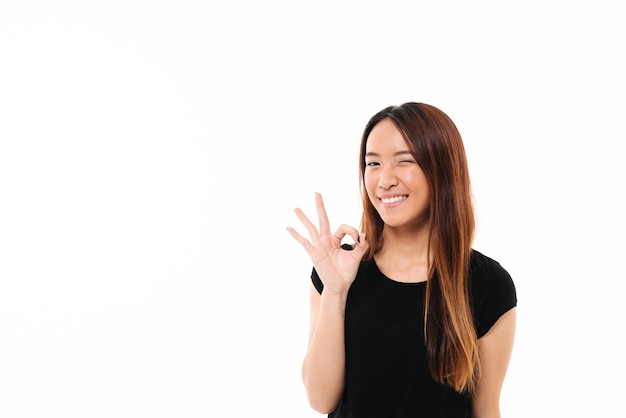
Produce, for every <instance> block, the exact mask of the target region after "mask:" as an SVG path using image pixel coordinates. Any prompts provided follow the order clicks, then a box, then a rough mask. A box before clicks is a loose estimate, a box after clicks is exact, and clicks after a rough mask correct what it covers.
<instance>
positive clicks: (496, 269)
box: [470, 251, 517, 338]
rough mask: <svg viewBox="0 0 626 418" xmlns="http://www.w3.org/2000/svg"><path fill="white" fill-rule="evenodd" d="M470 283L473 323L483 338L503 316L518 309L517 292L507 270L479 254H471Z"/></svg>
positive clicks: (479, 335) (475, 252)
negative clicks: (516, 307) (513, 309)
mask: <svg viewBox="0 0 626 418" xmlns="http://www.w3.org/2000/svg"><path fill="white" fill-rule="evenodd" d="M470 284H471V285H470V287H471V292H472V311H473V315H474V323H475V326H476V332H477V334H478V338H480V337H482V336H483V335H485V334H486V333H487V332H488V331H489V330H490V329H491V327H492V326H493V325H494V324H495V323H496V321H497V320H498V319H499V318H500V317H501V316H502V315H504V314H505V313H506V312H508V311H509V310H511V309H512V308H514V307H515V306H517V292H516V289H515V284H514V282H513V279H512V277H511V275H510V274H509V273H508V271H507V270H505V269H504V268H503V267H502V266H501V265H500V263H498V262H497V261H495V260H493V259H491V258H489V257H487V256H484V255H483V254H480V253H478V252H477V251H474V254H473V255H472V263H471V267H470Z"/></svg>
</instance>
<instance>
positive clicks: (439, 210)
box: [288, 103, 517, 418]
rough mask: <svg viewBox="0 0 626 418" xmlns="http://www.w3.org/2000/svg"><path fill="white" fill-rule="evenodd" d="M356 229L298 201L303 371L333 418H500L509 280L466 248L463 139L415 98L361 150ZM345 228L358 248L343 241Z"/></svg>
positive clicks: (367, 136)
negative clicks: (303, 260) (306, 299)
mask: <svg viewBox="0 0 626 418" xmlns="http://www.w3.org/2000/svg"><path fill="white" fill-rule="evenodd" d="M360 150H361V151H360V157H359V158H360V163H359V164H360V174H361V177H360V179H361V191H362V197H363V214H362V219H361V229H362V232H359V231H358V230H357V229H356V228H354V227H351V226H348V225H341V226H340V227H339V228H338V229H337V230H336V231H334V232H332V231H331V230H330V227H329V221H328V217H327V214H326V210H325V209H324V203H323V201H322V197H321V195H319V194H316V205H317V212H318V218H319V229H318V228H317V227H316V226H315V225H314V224H313V223H312V222H311V221H310V220H309V218H308V217H307V216H306V215H305V214H304V213H303V212H302V211H301V210H300V209H296V210H295V212H296V215H297V217H298V218H299V220H300V221H301V222H302V223H303V225H304V227H305V228H306V230H307V232H308V234H309V237H310V239H306V238H305V237H303V236H302V235H300V234H299V233H298V232H297V231H296V230H294V229H293V228H291V227H290V228H288V230H289V232H290V234H291V235H292V236H293V238H294V239H295V240H296V241H298V242H299V243H300V244H301V245H302V246H303V247H304V249H305V250H306V251H307V253H308V254H309V256H310V257H311V260H312V262H313V272H312V277H311V278H312V286H311V295H310V310H311V317H310V318H311V319H310V334H309V345H308V350H307V353H306V356H305V358H304V362H303V367H302V376H303V381H304V385H305V387H306V391H307V395H308V399H309V402H310V404H311V406H312V408H313V409H315V410H316V411H318V412H320V413H324V414H329V416H330V417H337V418H338V417H356V418H368V417H372V418H387V417H399V418H404V417H474V418H498V417H500V406H499V399H500V391H501V387H502V384H503V381H504V378H505V374H506V371H507V368H508V364H509V359H510V356H511V352H512V349H513V340H514V334H515V307H516V305H517V297H516V292H515V286H514V283H513V281H512V279H511V277H510V275H509V274H508V273H507V271H506V270H505V269H504V268H502V267H501V266H500V264H499V263H498V262H496V261H494V260H493V259H491V258H489V257H487V256H485V255H483V254H481V253H480V252H478V251H476V250H474V249H473V248H472V238H473V233H474V212H473V205H472V198H471V191H470V180H469V174H468V167H467V161H466V156H465V150H464V147H463V142H462V139H461V136H460V134H459V132H458V130H457V128H456V126H455V125H454V123H453V122H452V120H450V118H449V117H448V116H447V115H446V114H445V113H443V112H442V111H441V110H439V109H437V108H436V107H433V106H431V105H427V104H423V103H405V104H403V105H401V106H390V107H387V108H385V109H383V110H381V111H380V112H378V113H377V114H376V115H374V116H373V117H372V118H371V119H370V121H369V123H368V124H367V126H366V127H365V131H364V133H363V136H362V140H361V147H360ZM345 236H350V237H352V239H353V240H354V242H355V243H354V244H353V245H345V244H344V245H342V244H341V242H342V239H343V238H344V237H345Z"/></svg>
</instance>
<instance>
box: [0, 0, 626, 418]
mask: <svg viewBox="0 0 626 418" xmlns="http://www.w3.org/2000/svg"><path fill="white" fill-rule="evenodd" d="M227 4H228V5H227ZM618 4H619V2H617V1H614V2H610V1H603V0H600V1H595V2H590V1H588V2H579V1H560V2H559V1H556V2H555V1H527V2H517V3H512V2H496V1H492V2H462V1H457V2H447V1H438V2H434V1H430V2H419V1H404V2H402V1H388V2H380V1H377V2H373V1H361V2H358V3H356V2H354V3H353V2H331V1H321V2H320V1H318V2H306V3H305V2H289V1H286V0H285V1H279V0H269V1H263V2H256V1H250V0H248V1H239V2H223V1H220V2H213V3H212V2H206V1H177V2H167V1H154V2H148V1H136V0H130V1H128V0H126V1H110V2H99V3H96V2H80V1H74V2H71V1H55V2H47V1H33V2H30V1H21V2H17V1H16V2H4V3H3V4H2V6H0V199H1V202H0V416H1V417H3V418H18V417H64V418H69V417H270V416H271V417H288V418H293V417H309V416H310V417H316V416H319V415H318V414H316V413H314V412H312V411H311V410H310V408H309V407H308V404H307V402H306V399H305V395H304V390H303V387H302V384H301V380H300V364H301V360H302V357H303V355H304V351H305V344H306V336H307V331H308V330H307V326H308V289H309V283H310V281H309V273H310V262H309V260H308V258H307V257H306V254H305V253H304V251H303V250H302V248H300V247H299V245H298V244H297V243H296V242H295V241H293V240H292V238H291V237H290V236H289V235H288V233H287V231H286V230H285V228H286V227H287V226H288V225H291V226H295V227H297V228H300V229H302V228H301V227H300V225H299V223H298V221H297V219H296V218H295V216H294V215H293V211H292V210H293V208H294V207H296V206H300V207H302V208H303V209H305V211H307V212H308V213H310V214H311V215H314V212H313V201H314V200H313V199H314V192H316V191H319V192H321V193H322V194H323V196H324V198H325V201H326V203H327V208H328V212H329V215H330V218H331V222H332V223H333V224H334V225H333V227H336V226H338V225H339V223H348V224H353V225H355V226H356V225H358V222H359V207H360V206H359V195H358V177H357V171H358V169H357V164H358V161H357V159H358V143H359V139H360V134H361V131H362V129H363V127H364V126H365V123H366V122H367V120H368V119H369V117H370V116H371V115H373V114H374V113H376V112H377V111H378V110H380V109H382V108H383V107H386V106H387V105H390V104H401V103H403V102H405V101H421V102H426V103H430V104H433V105H435V106H437V107H439V108H441V109H442V110H444V111H445V112H446V113H447V114H448V115H449V116H450V117H451V118H452V119H453V120H454V121H455V123H456V124H457V126H458V128H459V130H460V131H461V134H462V136H463V138H464V141H465V144H466V148H467V153H468V158H469V164H470V169H471V174H472V181H473V185H474V194H475V198H476V207H477V215H478V231H477V236H476V242H475V247H476V248H477V249H479V250H480V251H482V252H484V253H486V254H488V255H490V256H491V257H493V258H495V259H497V260H498V261H500V262H501V264H502V265H503V266H504V267H505V268H506V269H507V270H509V272H510V273H511V275H512V276H513V278H514V280H515V282H516V285H517V290H518V298H519V307H518V317H519V319H518V322H519V323H518V333H517V339H516V345H515V349H514V354H513V359H512V362H511V365H510V369H509V374H508V376H507V378H506V381H505V385H504V388H503V394H502V411H503V416H505V417H508V418H516V417H528V416H533V417H555V416H561V417H566V416H616V414H618V411H622V410H623V408H622V406H623V405H622V403H623V400H622V397H623V394H622V389H623V387H622V386H623V385H621V384H620V383H619V382H621V381H622V378H623V375H624V373H626V368H625V361H624V356H623V350H622V349H621V348H620V345H619V341H621V337H620V335H621V334H623V319H624V313H623V309H622V306H621V304H622V302H623V300H624V298H623V296H622V294H621V292H622V290H621V289H623V286H622V282H623V280H624V279H625V278H626V277H625V276H626V275H625V273H624V254H625V252H626V245H625V240H624V235H625V233H626V224H625V222H624V219H623V216H624V213H625V212H626V207H625V203H624V199H623V198H624V194H625V193H624V186H623V184H624V180H626V178H625V177H626V175H625V172H624V164H623V161H624V159H625V157H626V155H625V153H624V151H623V150H624V147H623V143H624V140H625V139H626V128H625V116H626V103H625V97H626V96H625V95H626V83H625V81H624V74H625V73H626V68H625V67H626V65H625V64H624V60H623V56H624V39H626V30H625V29H624V25H623V14H622V13H621V12H619V10H621V8H620V7H619V6H618Z"/></svg>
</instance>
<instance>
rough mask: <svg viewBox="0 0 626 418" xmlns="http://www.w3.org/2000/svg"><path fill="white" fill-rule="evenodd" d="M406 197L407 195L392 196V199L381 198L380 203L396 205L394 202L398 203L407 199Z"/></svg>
mask: <svg viewBox="0 0 626 418" xmlns="http://www.w3.org/2000/svg"><path fill="white" fill-rule="evenodd" d="M408 197H409V196H408V195H403V196H394V197H381V198H380V201H381V202H383V203H384V204H387V203H396V202H399V201H401V200H404V199H407V198H408Z"/></svg>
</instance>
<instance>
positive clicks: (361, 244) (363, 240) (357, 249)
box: [352, 234, 370, 258]
mask: <svg viewBox="0 0 626 418" xmlns="http://www.w3.org/2000/svg"><path fill="white" fill-rule="evenodd" d="M369 248H370V244H369V242H368V241H367V237H366V236H365V234H359V239H358V240H357V242H356V245H355V246H354V248H353V249H352V251H353V252H354V254H355V255H358V256H359V258H362V257H363V256H364V255H365V253H366V252H367V250H368V249H369Z"/></svg>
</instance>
